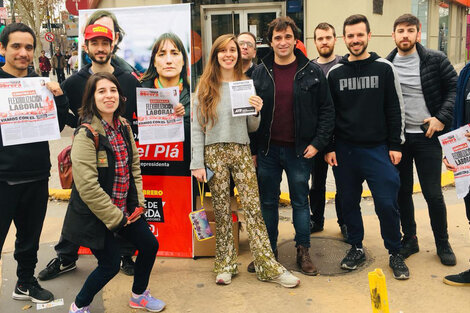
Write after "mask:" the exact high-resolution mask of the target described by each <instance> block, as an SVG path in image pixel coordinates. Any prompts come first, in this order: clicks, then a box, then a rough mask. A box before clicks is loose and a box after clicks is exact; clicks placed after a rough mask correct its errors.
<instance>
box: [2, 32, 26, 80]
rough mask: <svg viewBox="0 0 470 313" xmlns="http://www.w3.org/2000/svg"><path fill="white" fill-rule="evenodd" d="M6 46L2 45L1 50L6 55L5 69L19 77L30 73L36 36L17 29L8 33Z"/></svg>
mask: <svg viewBox="0 0 470 313" xmlns="http://www.w3.org/2000/svg"><path fill="white" fill-rule="evenodd" d="M8 36H9V37H8V44H7V46H6V47H4V46H3V45H1V48H0V52H1V54H2V55H3V56H4V57H5V65H4V66H3V69H4V70H5V71H6V72H8V73H10V74H13V75H15V76H17V77H20V76H25V75H26V74H27V73H28V65H29V64H30V63H31V61H32V60H33V57H34V38H33V36H31V34H30V33H28V32H21V31H16V32H12V33H10V34H9V35H8Z"/></svg>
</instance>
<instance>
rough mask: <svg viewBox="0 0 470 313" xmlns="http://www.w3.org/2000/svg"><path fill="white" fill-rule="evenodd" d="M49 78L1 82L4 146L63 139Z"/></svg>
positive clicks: (0, 123)
mask: <svg viewBox="0 0 470 313" xmlns="http://www.w3.org/2000/svg"><path fill="white" fill-rule="evenodd" d="M47 82H49V78H47V77H28V78H12V79H2V80H1V81H0V127H1V130H2V140H3V145H4V146H12V145H19V144H26V143H33V142H41V141H48V140H55V139H60V130H59V122H58V119H57V109H56V105H55V102H54V96H53V95H52V93H51V92H50V91H49V90H48V89H47V87H46V83H47Z"/></svg>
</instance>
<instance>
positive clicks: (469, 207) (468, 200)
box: [463, 193, 470, 224]
mask: <svg viewBox="0 0 470 313" xmlns="http://www.w3.org/2000/svg"><path fill="white" fill-rule="evenodd" d="M463 201H464V202H465V210H466V211H467V219H468V223H469V224H470V193H469V194H468V195H466V196H465V198H463Z"/></svg>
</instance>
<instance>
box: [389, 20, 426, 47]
mask: <svg viewBox="0 0 470 313" xmlns="http://www.w3.org/2000/svg"><path fill="white" fill-rule="evenodd" d="M392 37H393V40H395V44H396V45H397V48H398V50H399V51H400V52H402V53H413V52H414V51H415V50H416V43H417V42H418V41H420V40H421V32H420V31H418V29H417V27H416V25H411V24H407V23H401V24H398V25H397V26H396V28H395V31H394V32H393V33H392Z"/></svg>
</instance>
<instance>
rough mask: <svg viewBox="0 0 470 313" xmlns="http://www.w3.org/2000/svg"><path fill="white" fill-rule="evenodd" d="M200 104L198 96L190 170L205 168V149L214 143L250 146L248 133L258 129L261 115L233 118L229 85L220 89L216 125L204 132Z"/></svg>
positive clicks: (194, 106)
mask: <svg viewBox="0 0 470 313" xmlns="http://www.w3.org/2000/svg"><path fill="white" fill-rule="evenodd" d="M198 110H199V103H198V100H197V96H196V97H195V99H194V101H193V108H192V112H193V114H192V119H191V164H190V169H192V170H195V169H200V168H204V167H205V165H204V147H205V146H208V145H211V144H214V143H239V144H249V143H250V138H249V137H248V132H254V131H256V130H257V129H258V126H259V122H260V119H261V115H260V114H258V116H253V115H250V116H237V117H233V116H232V104H231V101H230V90H229V84H228V83H225V82H224V83H222V85H221V87H220V102H219V103H218V104H217V121H216V123H215V125H214V126H213V127H212V128H210V129H207V130H206V133H204V132H203V130H202V127H201V124H199V121H198V118H197V111H198Z"/></svg>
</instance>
